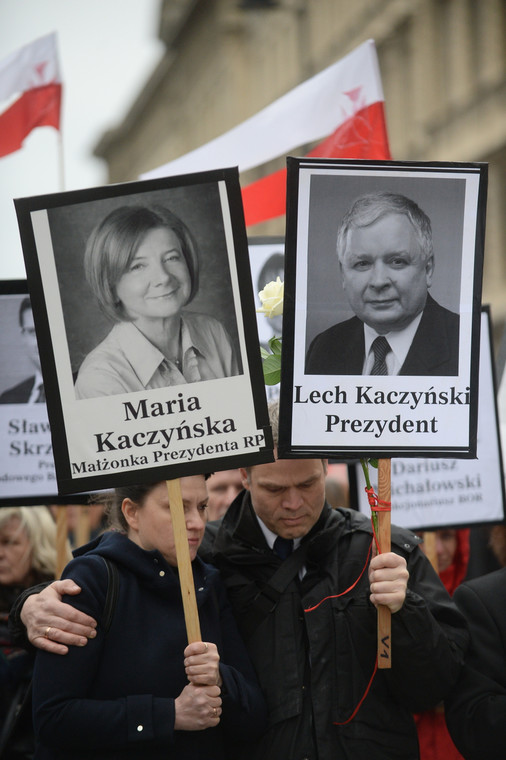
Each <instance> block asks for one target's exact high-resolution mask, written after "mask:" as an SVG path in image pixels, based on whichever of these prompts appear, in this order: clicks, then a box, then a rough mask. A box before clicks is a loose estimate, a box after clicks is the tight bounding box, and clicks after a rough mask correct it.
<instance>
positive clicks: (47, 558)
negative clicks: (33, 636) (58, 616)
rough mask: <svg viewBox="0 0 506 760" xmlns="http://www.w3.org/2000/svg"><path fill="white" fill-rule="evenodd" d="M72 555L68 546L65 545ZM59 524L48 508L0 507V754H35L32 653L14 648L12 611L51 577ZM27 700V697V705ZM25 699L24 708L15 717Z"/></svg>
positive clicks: (9, 755)
mask: <svg viewBox="0 0 506 760" xmlns="http://www.w3.org/2000/svg"><path fill="white" fill-rule="evenodd" d="M67 552H68V558H69V559H70V549H69V547H67ZM55 570H56V525H55V522H54V520H53V518H52V517H51V514H50V512H49V510H48V509H47V508H46V507H42V506H39V507H4V508H2V509H0V757H2V758H17V757H19V758H21V757H25V754H23V753H27V754H26V756H29V753H30V752H33V732H32V730H31V714H30V709H29V692H28V687H29V683H30V678H31V673H32V665H33V652H29V651H27V650H25V649H21V648H19V647H17V646H14V644H13V641H12V637H11V635H10V633H9V630H8V626H7V618H8V614H9V610H10V608H11V606H12V603H13V602H14V600H15V599H16V598H17V597H18V596H19V594H20V592H21V591H22V590H23V589H26V588H29V587H31V586H33V585H34V584H37V583H41V582H47V581H53V580H54V578H55ZM25 700H28V701H27V702H26V703H25ZM24 703H25V709H23V710H22V712H21V713H20V714H19V715H16V712H17V710H18V708H20V707H21V706H22V705H23V704H24Z"/></svg>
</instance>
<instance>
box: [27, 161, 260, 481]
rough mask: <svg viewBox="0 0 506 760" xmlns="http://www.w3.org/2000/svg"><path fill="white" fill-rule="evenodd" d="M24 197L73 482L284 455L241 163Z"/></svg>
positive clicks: (60, 440) (57, 423) (59, 445)
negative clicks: (264, 363) (271, 405)
mask: <svg viewBox="0 0 506 760" xmlns="http://www.w3.org/2000/svg"><path fill="white" fill-rule="evenodd" d="M15 205H16V212H17V215H18V222H19V226H20V231H21V240H22V245H23V254H24V257H25V264H26V270H27V278H28V286H29V289H30V294H31V298H32V304H33V310H34V316H35V326H36V329H37V338H38V341H39V347H41V363H42V374H43V377H44V383H45V386H46V398H47V406H48V412H49V419H50V422H51V428H52V433H53V444H54V456H55V464H56V474H57V480H58V487H59V490H60V491H61V492H64V493H65V492H69V491H75V490H76V489H78V490H80V489H83V488H86V489H88V488H90V486H91V488H93V489H99V488H109V487H114V486H116V485H119V484H125V483H135V482H139V481H149V482H153V481H154V480H156V479H173V478H178V477H183V476H185V475H191V474H196V473H199V472H203V471H206V470H212V469H227V468H231V467H237V466H248V465H250V464H251V465H252V464H257V463H259V462H266V461H271V460H272V443H271V440H270V438H271V437H270V428H269V426H268V415H267V405H266V400H265V393H264V387H263V376H262V367H261V361H260V355H259V351H258V333H257V326H256V318H255V306H254V301H253V297H252V286H251V274H250V269H249V261H248V246H247V237H246V229H245V226H244V216H243V209H242V203H241V195H240V186H239V178H238V171H237V169H223V170H218V171H213V172H204V173H200V174H191V175H184V176H179V177H168V178H164V179H157V180H150V181H145V182H131V183H126V184H121V185H111V186H106V187H99V188H93V189H89V190H81V191H73V192H67V193H58V194H54V195H46V196H38V197H34V198H23V199H18V200H16V201H15Z"/></svg>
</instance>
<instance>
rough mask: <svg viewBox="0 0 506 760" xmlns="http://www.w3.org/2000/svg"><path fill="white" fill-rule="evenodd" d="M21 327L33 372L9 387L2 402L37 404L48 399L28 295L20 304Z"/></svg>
mask: <svg viewBox="0 0 506 760" xmlns="http://www.w3.org/2000/svg"><path fill="white" fill-rule="evenodd" d="M19 328H20V334H21V345H22V346H23V349H24V352H25V354H26V357H27V359H28V360H29V362H30V364H31V365H32V366H33V374H32V375H30V376H29V377H27V378H25V379H24V380H22V381H21V382H20V383H18V384H17V385H15V386H13V387H12V388H7V390H5V391H4V392H3V393H2V394H1V395H0V404H37V403H42V402H44V401H45V400H46V397H45V393H44V385H43V383H42V375H41V372H40V359H39V349H38V346H37V338H36V336H35V327H34V322H33V313H32V306H31V304H30V299H29V298H28V296H27V297H26V298H23V299H22V301H21V303H20V306H19Z"/></svg>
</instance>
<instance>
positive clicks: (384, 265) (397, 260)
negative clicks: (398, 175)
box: [305, 191, 460, 376]
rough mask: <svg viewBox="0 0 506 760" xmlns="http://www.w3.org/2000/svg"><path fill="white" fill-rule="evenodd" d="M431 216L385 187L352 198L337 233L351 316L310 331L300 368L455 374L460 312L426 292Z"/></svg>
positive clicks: (336, 372)
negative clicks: (310, 334) (312, 333)
mask: <svg viewBox="0 0 506 760" xmlns="http://www.w3.org/2000/svg"><path fill="white" fill-rule="evenodd" d="M436 258H437V251H436V252H434V248H433V239H432V227H431V221H430V219H429V217H428V216H427V214H426V213H425V212H424V211H423V210H422V209H421V208H420V207H419V206H418V204H417V203H415V202H414V201H413V200H412V199H410V198H408V197H406V196H405V195H402V194H399V193H393V192H387V191H376V192H372V193H368V194H366V195H362V196H360V197H358V198H357V199H356V200H355V201H354V202H353V204H352V206H351V207H350V208H349V210H348V211H347V212H346V214H345V215H344V217H343V219H342V221H341V223H340V225H339V228H338V233H337V259H338V265H339V269H340V273H341V277H342V286H343V290H344V293H345V296H346V298H347V300H348V303H349V305H350V307H351V309H352V311H353V312H354V316H353V317H351V318H349V319H347V320H345V321H343V322H339V323H337V324H334V325H332V326H331V327H329V328H328V329H326V330H324V331H323V332H321V333H319V334H318V335H316V337H315V338H314V339H313V341H312V342H311V344H310V346H309V350H308V351H307V355H306V361H305V373H306V374H314V375H339V374H344V375H435V376H438V375H439V376H452V375H458V373H459V326H460V318H459V315H458V314H457V313H455V312H453V311H450V310H449V309H447V308H445V307H444V306H442V305H441V304H440V303H438V302H437V301H436V300H435V299H434V298H433V297H432V296H431V295H430V292H429V291H430V287H431V285H432V283H433V277H434V269H435V259H436Z"/></svg>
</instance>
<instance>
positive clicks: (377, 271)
mask: <svg viewBox="0 0 506 760" xmlns="http://www.w3.org/2000/svg"><path fill="white" fill-rule="evenodd" d="M486 180H487V166H486V165H485V164H455V163H451V164H450V163H423V164H421V163H408V162H402V163H400V162H391V161H372V162H369V161H338V160H336V161H333V160H325V159H315V160H307V159H296V158H289V159H288V179H287V183H288V202H287V235H286V250H285V305H284V316H283V319H284V322H283V327H284V330H283V352H282V374H281V414H280V417H281V429H280V453H281V455H282V456H284V457H297V456H317V455H329V456H333V457H340V458H352V457H356V456H357V455H360V456H362V455H365V454H369V455H372V456H376V457H384V458H388V457H393V456H424V457H427V456H431V457H432V456H442V455H443V456H452V457H463V458H473V457H474V456H475V453H476V417H477V391H478V355H479V336H480V308H481V286H482V270H483V244H484V232H485V206H486V187H487V182H486Z"/></svg>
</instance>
